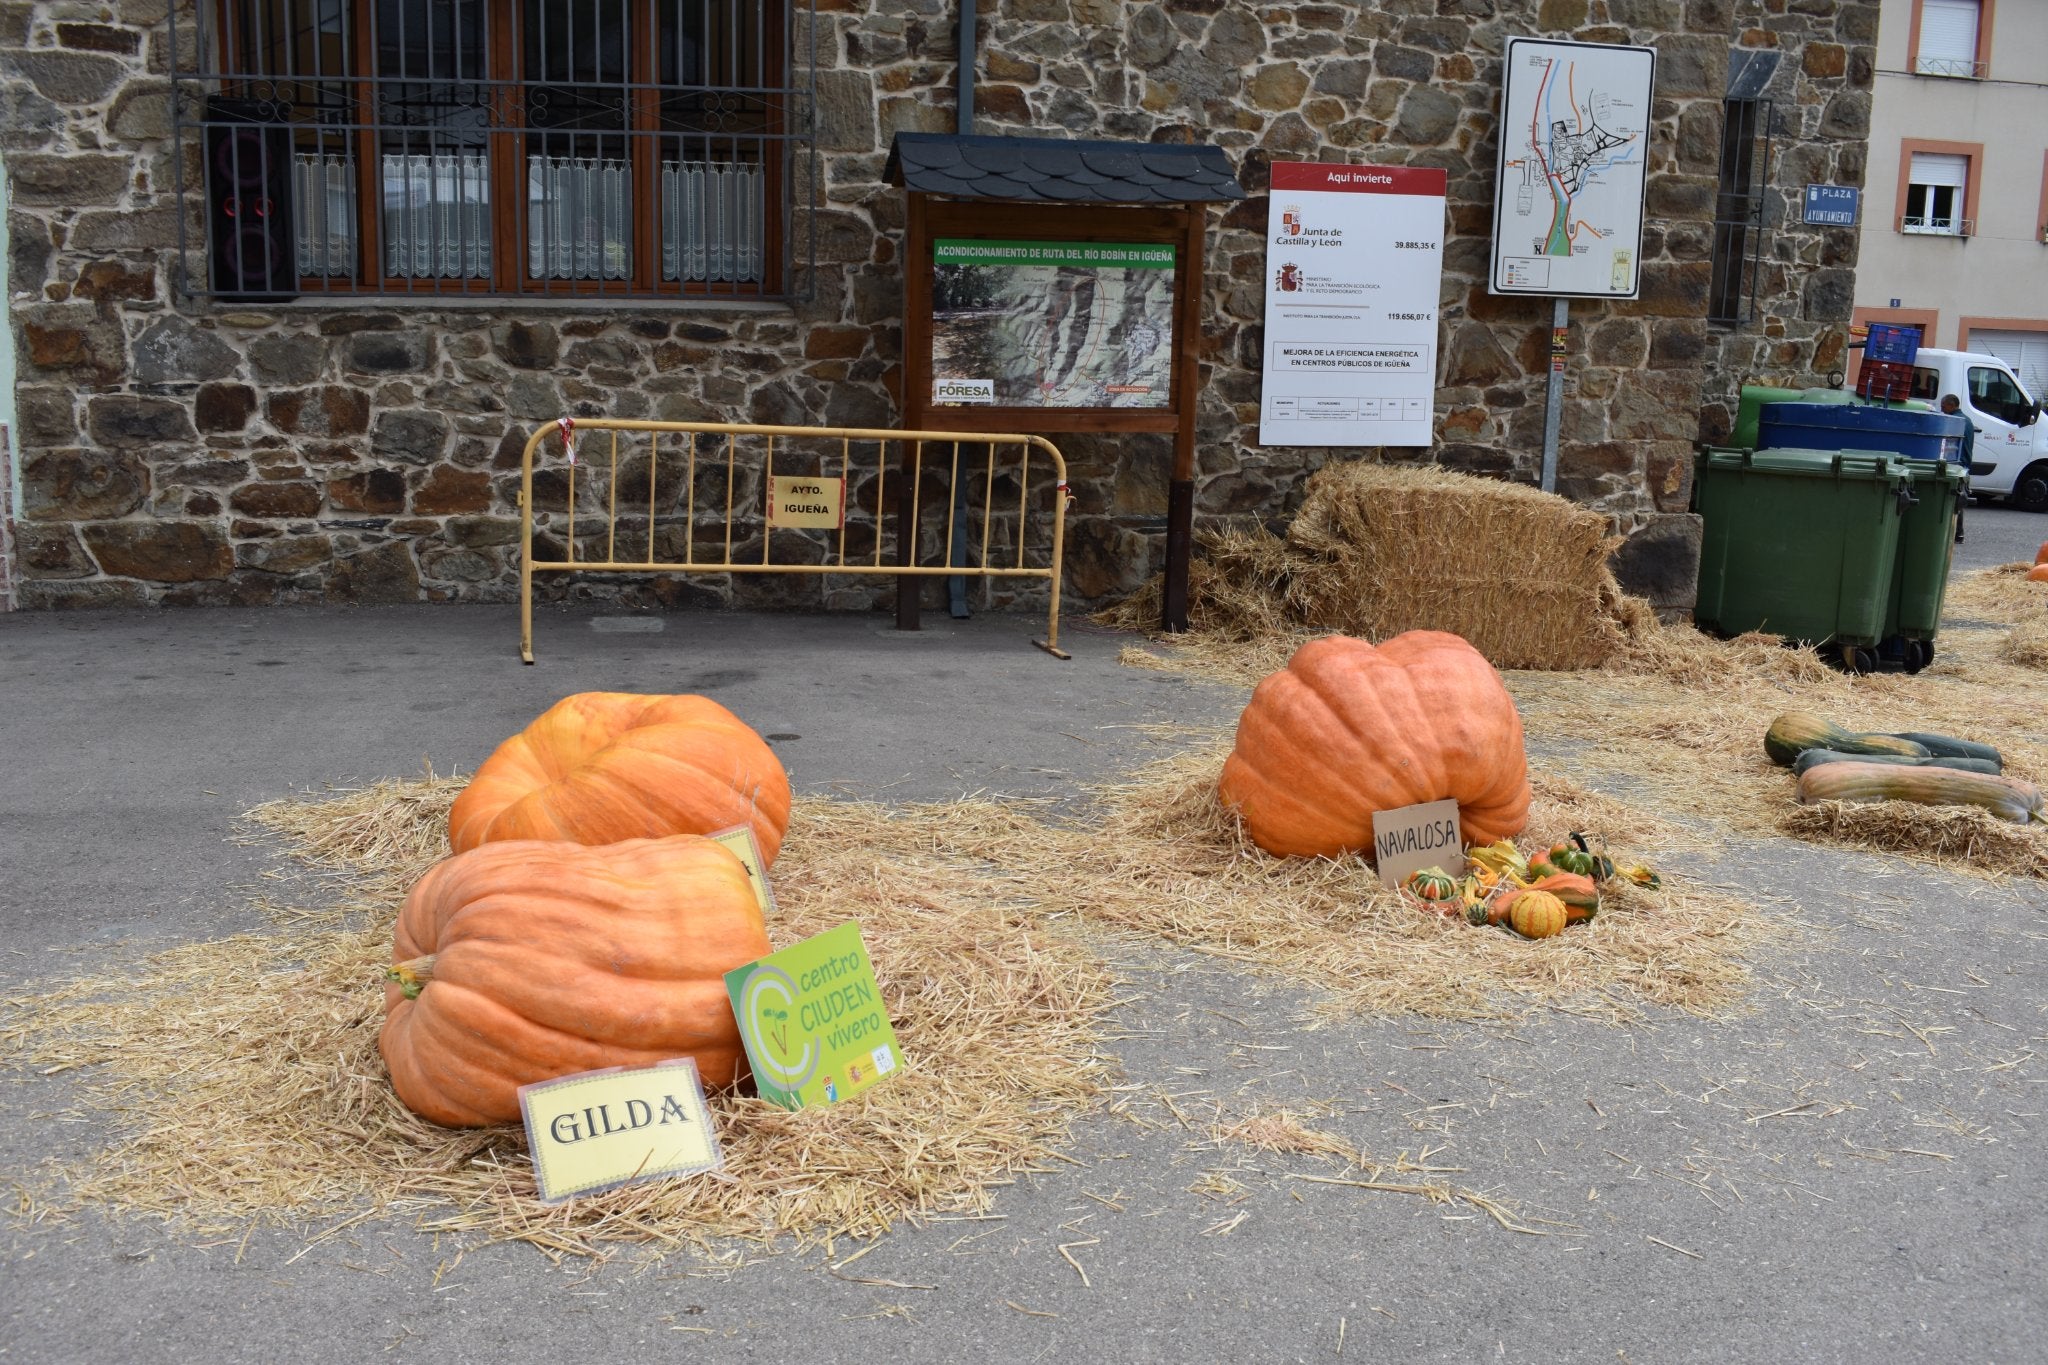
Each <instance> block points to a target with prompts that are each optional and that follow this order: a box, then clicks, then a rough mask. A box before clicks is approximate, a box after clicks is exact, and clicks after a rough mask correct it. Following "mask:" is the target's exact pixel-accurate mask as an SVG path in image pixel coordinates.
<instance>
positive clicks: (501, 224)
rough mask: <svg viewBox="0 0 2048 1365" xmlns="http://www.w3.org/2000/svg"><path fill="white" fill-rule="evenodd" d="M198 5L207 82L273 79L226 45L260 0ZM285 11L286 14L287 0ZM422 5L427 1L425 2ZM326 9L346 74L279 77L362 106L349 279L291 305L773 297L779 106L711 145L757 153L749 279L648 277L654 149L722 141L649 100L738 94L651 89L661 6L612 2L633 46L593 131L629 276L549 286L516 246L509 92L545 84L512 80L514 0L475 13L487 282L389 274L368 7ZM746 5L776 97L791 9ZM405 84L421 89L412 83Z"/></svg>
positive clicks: (518, 36)
mask: <svg viewBox="0 0 2048 1365" xmlns="http://www.w3.org/2000/svg"><path fill="white" fill-rule="evenodd" d="M203 2H204V3H209V4H210V5H211V6H212V8H213V10H214V13H215V15H216V16H217V23H216V27H215V33H216V51H215V53H214V54H213V55H214V58H215V61H216V62H217V67H216V72H215V73H214V74H215V75H216V76H217V77H218V79H219V80H220V81H222V82H223V83H224V84H230V85H231V84H233V83H235V82H238V81H240V82H254V83H262V82H269V81H275V80H278V79H279V77H278V76H276V75H275V74H274V73H256V72H248V71H239V70H237V69H236V66H237V59H236V55H235V54H236V51H237V49H238V47H239V45H240V44H239V38H240V34H241V30H242V27H243V26H244V25H245V24H247V23H248V22H250V20H249V16H250V15H252V14H253V13H255V12H256V9H257V7H258V6H260V5H263V4H265V3H266V0H203ZM285 2H286V4H287V5H289V4H291V3H292V0H285ZM426 2H427V3H437V0H426ZM339 3H340V4H341V5H342V6H343V7H344V22H345V23H346V24H347V25H348V26H349V28H350V35H351V42H352V49H353V54H354V61H353V65H352V66H351V68H350V69H349V70H348V71H347V72H346V73H345V74H342V75H339V76H328V75H324V74H315V75H310V76H309V75H304V74H297V75H294V76H292V77H291V78H290V79H291V82H292V83H293V84H294V85H305V86H318V85H321V84H334V85H340V86H343V87H346V88H348V89H349V90H350V91H351V95H352V98H354V99H355V100H356V101H357V102H358V107H362V108H367V109H368V110H370V113H369V114H368V116H367V117H361V118H358V120H357V125H358V126H356V128H355V130H354V131H353V132H352V133H351V134H350V135H349V137H348V141H349V143H350V144H351V147H350V155H351V157H352V160H353V162H354V166H355V217H354V221H353V227H354V233H355V249H356V258H357V259H356V269H355V273H354V274H353V275H352V276H333V275H298V276H296V280H297V284H298V297H300V298H319V297H322V296H326V295H334V296H349V295H360V296H365V297H377V298H393V297H397V298H405V297H429V298H434V297H450V298H467V299H508V300H511V299H578V298H604V299H614V300H618V299H664V298H670V299H685V298H709V299H719V300H726V299H734V300H748V301H753V300H769V299H777V298H783V297H787V292H786V291H787V284H788V275H789V272H788V262H787V260H786V257H785V246H786V240H785V239H786V233H785V221H786V214H787V210H788V208H789V205H790V202H791V194H790V187H789V185H788V184H787V180H788V172H789V169H790V151H789V149H788V148H787V147H785V145H784V142H785V139H786V135H787V122H788V120H787V116H786V113H785V111H784V110H783V109H782V108H781V106H780V103H779V102H778V101H776V100H774V99H768V98H764V99H763V100H762V108H761V117H760V124H759V126H758V127H756V128H754V129H752V130H750V131H748V132H746V133H743V134H727V135H723V136H731V137H733V138H734V140H735V141H740V140H751V141H753V142H754V143H755V144H756V145H757V147H758V149H759V161H758V163H756V164H758V165H759V167H760V174H761V195H762V201H761V240H760V246H759V251H760V261H761V269H760V275H759V278H758V279H755V280H752V281H745V280H727V281H720V280H700V281H691V280H687V279H684V278H680V275H681V274H682V272H680V271H679V272H678V275H679V278H677V279H675V280H664V279H662V278H661V274H662V250H661V239H660V218H661V200H660V182H659V177H660V156H659V152H660V147H659V144H660V143H661V141H663V140H664V139H667V138H676V139H681V140H684V141H686V142H687V141H689V140H693V139H694V140H702V141H705V142H707V143H709V142H714V141H716V140H717V139H718V138H719V137H720V136H722V135H720V134H712V133H683V132H675V131H668V130H664V129H663V128H662V127H661V125H660V120H661V101H662V98H663V96H664V95H666V94H669V93H674V92H702V93H708V94H718V93H720V92H724V91H734V90H744V89H747V88H748V87H747V86H746V85H745V83H744V82H742V81H736V82H735V83H734V84H733V85H731V86H718V85H685V84H678V85H675V86H662V85H657V84H656V83H655V75H656V66H655V63H656V59H657V54H658V51H659V42H658V29H657V25H658V23H659V21H660V9H659V5H660V3H661V0H621V3H623V4H624V6H625V7H626V10H627V13H628V15H629V16H630V18H629V24H630V27H631V29H632V30H633V31H634V32H635V33H636V34H637V40H635V41H632V42H630V43H629V60H630V63H631V66H630V70H629V71H628V72H627V75H626V80H627V89H628V90H629V92H630V95H629V101H630V107H629V114H628V120H627V125H626V127H625V128H624V129H622V130H621V131H620V132H618V133H616V134H615V133H610V132H606V133H603V134H602V136H605V137H612V136H619V137H624V138H625V139H626V140H627V149H628V160H629V162H630V164H631V166H632V176H633V195H632V206H631V224H632V273H631V275H630V276H628V277H626V278H624V279H609V278H605V277H603V276H601V275H600V276H599V277H597V278H594V279H559V278H552V277H549V276H547V275H542V276H540V277H538V278H535V277H533V276H532V275H531V274H530V272H529V269H528V267H527V255H526V252H527V247H528V242H527V239H526V232H525V230H524V227H523V222H524V217H525V214H526V205H527V198H526V196H527V182H526V174H527V172H526V158H527V146H528V135H527V131H526V124H525V122H524V107H523V106H524V101H523V100H522V99H520V98H518V94H519V92H520V91H521V90H522V89H523V88H524V87H526V86H530V85H533V84H546V82H539V83H536V82H531V81H528V80H526V78H525V77H523V76H522V75H521V74H520V72H521V70H522V68H523V62H522V60H521V53H520V46H519V45H520V44H521V43H522V42H523V41H525V39H526V34H525V32H524V28H525V24H524V20H523V17H522V11H523V0H481V3H482V5H483V7H484V9H485V11H486V22H485V25H484V27H485V33H486V35H487V36H488V51H487V55H486V72H485V81H486V82H487V83H488V86H489V88H490V90H491V92H492V93H491V96H490V121H489V123H488V124H487V125H486V126H485V128H484V130H483V134H484V147H485V150H486V155H487V156H488V158H489V183H490V202H491V211H490V246H491V267H490V274H489V275H488V276H487V277H486V276H453V277H450V276H442V275H431V276H417V275H393V274H391V273H390V272H389V270H388V265H387V261H386V257H385V253H384V251H383V242H382V233H383V226H384V224H383V207H384V204H383V186H382V183H381V182H382V178H383V173H382V170H381V166H382V159H381V153H382V150H383V149H382V146H381V143H382V141H383V139H384V137H385V136H386V134H387V133H388V132H389V131H390V130H389V129H386V128H384V127H382V126H381V125H380V124H379V123H378V119H379V117H380V116H379V115H378V114H377V113H376V108H377V105H376V98H375V94H374V92H375V89H376V86H377V82H378V81H379V80H380V79H381V78H380V77H379V75H378V73H377V68H376V61H377V34H376V8H377V6H376V0H339ZM754 3H755V5H756V12H757V13H758V15H759V19H760V38H759V44H760V52H759V57H760V72H761V75H760V86H759V89H760V90H761V91H762V92H764V93H767V92H774V91H777V90H779V89H784V88H786V86H787V82H788V80H789V79H790V78H791V76H792V74H793V69H794V67H795V65H796V63H795V56H794V53H793V52H792V50H791V45H790V40H791V18H792V13H791V11H792V6H791V5H790V4H789V3H787V0H754ZM749 60H750V58H749V57H748V56H745V55H743V56H741V57H740V58H739V64H740V65H741V66H742V67H744V66H745V65H747V64H748V62H749ZM736 74H737V73H736ZM416 83H418V84H431V83H433V82H431V81H425V80H423V81H419V82H416ZM445 83H446V84H451V85H463V84H473V83H474V82H470V81H464V80H450V81H447V82H445ZM741 164H745V163H741Z"/></svg>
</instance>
